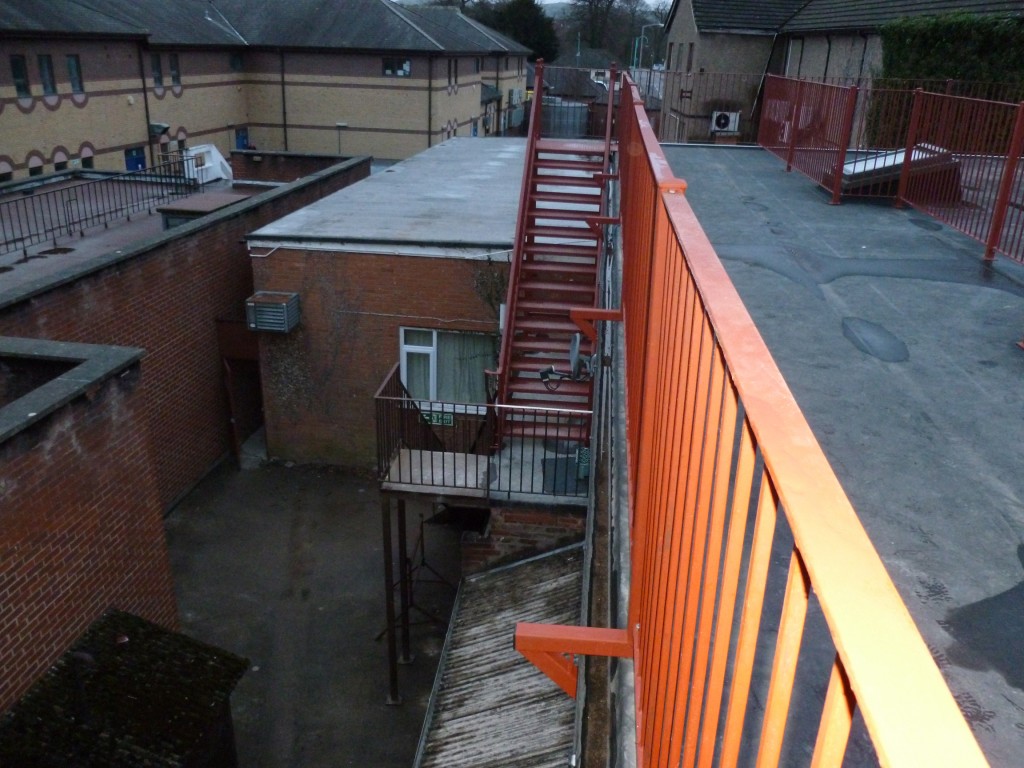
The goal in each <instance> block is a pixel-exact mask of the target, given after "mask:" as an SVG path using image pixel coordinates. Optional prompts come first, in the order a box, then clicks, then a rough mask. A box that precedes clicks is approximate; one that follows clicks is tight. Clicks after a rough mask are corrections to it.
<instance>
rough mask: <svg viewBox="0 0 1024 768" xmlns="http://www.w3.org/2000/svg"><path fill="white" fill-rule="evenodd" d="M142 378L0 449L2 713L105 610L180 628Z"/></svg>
mask: <svg viewBox="0 0 1024 768" xmlns="http://www.w3.org/2000/svg"><path fill="white" fill-rule="evenodd" d="M148 376H149V374H148V372H147V374H146V377H147V378H148ZM139 377H140V369H139V365H138V364H135V365H133V366H132V367H131V368H129V369H127V370H126V371H125V372H124V373H123V374H121V375H120V376H116V377H114V378H111V379H108V380H107V381H106V382H104V383H101V384H98V385H96V386H94V387H92V388H91V389H90V390H89V392H88V394H87V395H85V396H81V397H78V398H77V399H75V400H73V401H72V402H70V403H68V404H67V405H65V406H63V407H62V408H60V409H59V410H57V411H55V412H54V413H52V414H50V415H49V416H48V417H46V418H45V419H43V420H42V421H40V422H37V423H36V424H34V425H33V426H31V427H29V428H28V429H26V430H24V431H22V432H20V433H18V434H17V435H15V436H14V437H12V438H10V439H8V440H7V441H6V442H4V443H3V444H2V445H0V499H2V500H3V504H2V507H0V520H2V527H0V531H2V537H0V563H2V570H0V606H2V610H0V669H3V674H2V675H0V711H2V710H4V709H6V708H8V707H9V706H10V705H11V704H13V703H14V702H15V701H16V700H17V699H18V697H19V696H21V695H22V694H23V693H24V692H25V691H26V690H27V689H28V688H29V687H30V686H31V684H32V683H33V681H34V680H35V679H36V678H37V677H38V676H39V675H40V674H41V673H42V672H43V671H44V670H45V669H46V668H47V667H48V666H49V665H50V664H52V663H53V662H54V661H55V660H56V659H57V657H58V656H60V654H61V653H63V652H64V650H65V649H66V648H67V647H68V645H69V644H70V643H71V642H72V641H73V640H74V639H75V638H76V637H77V636H78V635H79V634H81V632H83V631H84V630H85V629H86V628H87V627H88V626H89V624H90V623H91V622H92V621H93V620H94V619H95V618H97V617H98V616H99V615H100V614H102V613H103V612H104V611H105V610H106V609H107V608H110V607H117V608H121V609H123V610H126V611H130V612H132V613H135V614H138V615H139V616H142V617H144V618H147V619H149V620H151V621H154V622H156V623H158V624H162V625H163V626H165V627H168V628H171V629H175V628H176V626H177V607H176V605H175V599H174V588H173V584H172V581H171V571H170V564H169V561H168V557H167V549H166V544H165V542H164V532H163V523H162V517H161V503H160V494H159V492H158V489H157V483H156V475H155V473H154V471H153V466H152V464H151V462H150V445H149V441H148V437H147V431H146V412H145V407H144V403H143V400H144V395H143V394H142V392H143V390H144V389H145V387H143V386H141V382H140V378H139Z"/></svg>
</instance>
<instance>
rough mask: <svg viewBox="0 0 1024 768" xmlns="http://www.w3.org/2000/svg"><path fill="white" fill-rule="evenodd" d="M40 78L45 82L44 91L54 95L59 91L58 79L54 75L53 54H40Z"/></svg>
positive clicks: (48, 94)
mask: <svg viewBox="0 0 1024 768" xmlns="http://www.w3.org/2000/svg"><path fill="white" fill-rule="evenodd" d="M39 79H40V80H41V81H42V83H43V93H44V94H46V95H47V96H53V95H55V94H56V93H57V80H56V79H55V78H54V76H53V56H51V55H50V54H48V53H41V54H39Z"/></svg>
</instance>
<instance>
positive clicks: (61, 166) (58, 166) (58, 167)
mask: <svg viewBox="0 0 1024 768" xmlns="http://www.w3.org/2000/svg"><path fill="white" fill-rule="evenodd" d="M67 169H68V161H67V160H61V161H60V162H57V163H54V164H53V170H55V171H66V170H67Z"/></svg>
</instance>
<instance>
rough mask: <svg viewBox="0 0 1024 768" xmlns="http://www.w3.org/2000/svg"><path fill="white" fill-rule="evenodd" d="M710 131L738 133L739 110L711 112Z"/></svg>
mask: <svg viewBox="0 0 1024 768" xmlns="http://www.w3.org/2000/svg"><path fill="white" fill-rule="evenodd" d="M711 132H712V133H739V132H740V113H739V112H712V113H711Z"/></svg>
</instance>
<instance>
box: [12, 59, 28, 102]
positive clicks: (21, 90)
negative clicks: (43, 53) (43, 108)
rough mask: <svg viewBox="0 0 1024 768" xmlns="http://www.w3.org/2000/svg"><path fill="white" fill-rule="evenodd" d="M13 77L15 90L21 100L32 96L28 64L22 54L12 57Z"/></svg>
mask: <svg viewBox="0 0 1024 768" xmlns="http://www.w3.org/2000/svg"><path fill="white" fill-rule="evenodd" d="M11 77H12V78H13V79H14V90H15V91H16V92H17V94H18V96H19V97H21V98H26V97H29V96H31V95H32V88H31V87H30V86H29V84H28V63H27V62H26V61H25V57H24V56H22V55H21V54H20V53H16V54H14V55H12V56H11Z"/></svg>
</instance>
